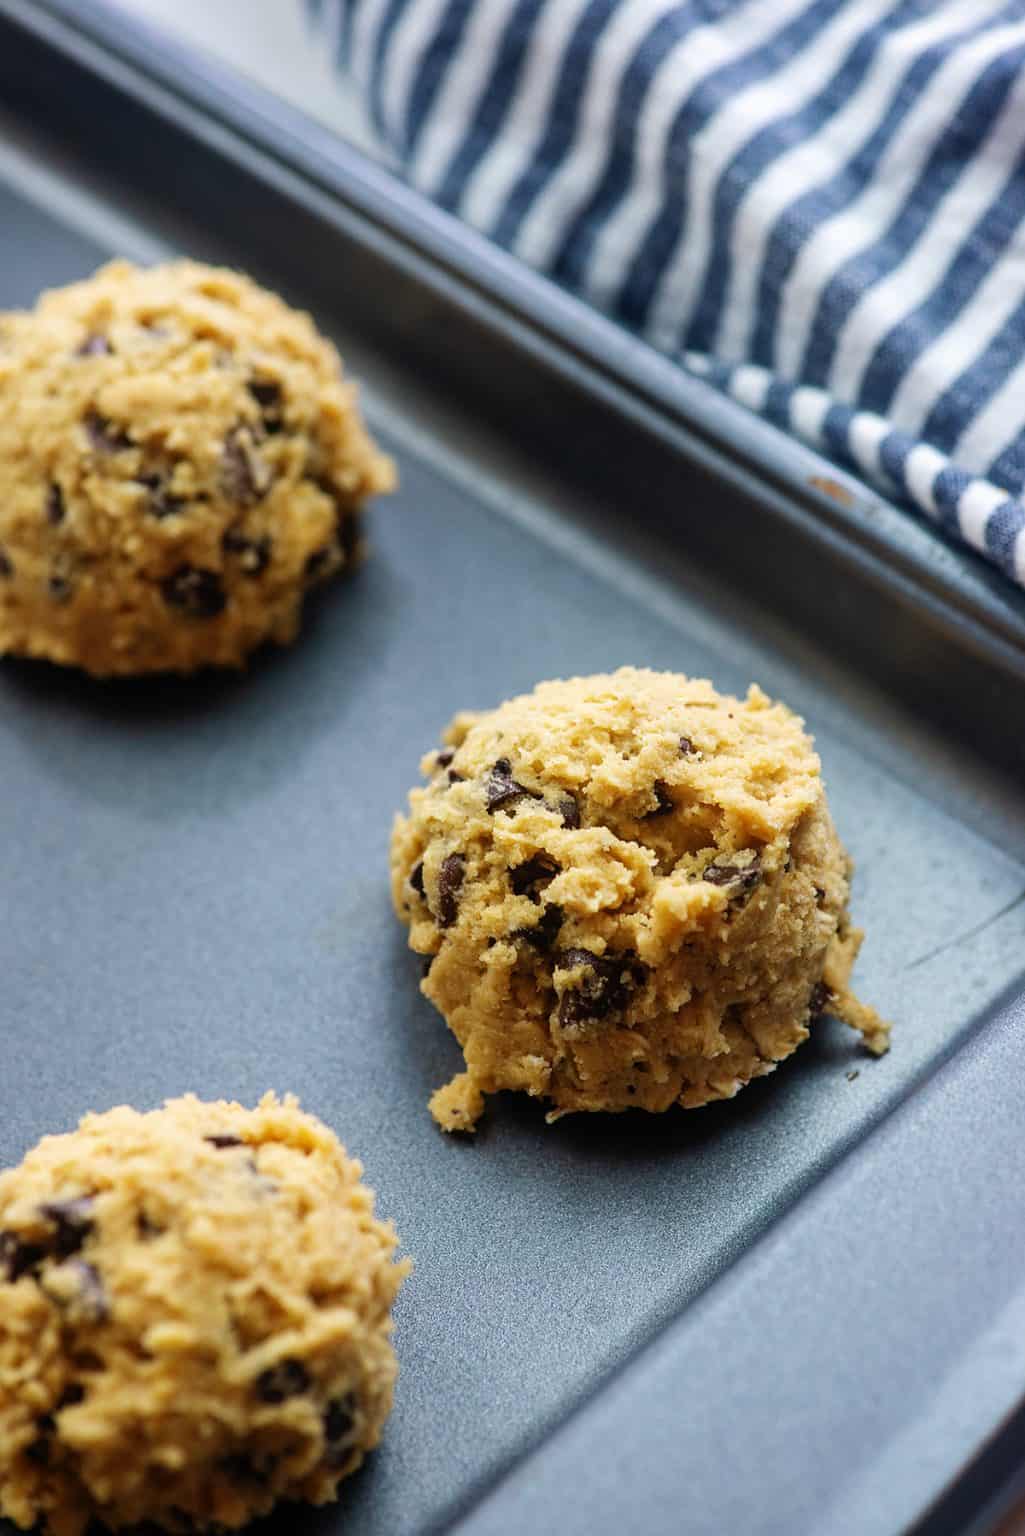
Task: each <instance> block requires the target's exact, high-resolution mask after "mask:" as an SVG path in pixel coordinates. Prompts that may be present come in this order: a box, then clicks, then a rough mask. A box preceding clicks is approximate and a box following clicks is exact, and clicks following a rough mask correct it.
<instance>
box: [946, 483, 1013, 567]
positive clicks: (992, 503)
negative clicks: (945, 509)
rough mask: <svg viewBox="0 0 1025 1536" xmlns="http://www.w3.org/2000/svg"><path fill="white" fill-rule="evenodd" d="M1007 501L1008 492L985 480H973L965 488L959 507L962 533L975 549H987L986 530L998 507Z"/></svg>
mask: <svg viewBox="0 0 1025 1536" xmlns="http://www.w3.org/2000/svg"><path fill="white" fill-rule="evenodd" d="M1006 500H1007V492H1006V491H1001V490H998V489H997V487H996V486H995V485H988V484H987V483H986V481H985V480H973V481H972V483H971V484H970V485H968V486H966V487H965V489H964V491H963V492H962V494H961V499H960V501H959V502H958V505H957V512H958V518H959V521H960V524H961V532H962V533H963V535H964V537H965V538H966V539H967V541H968V543H969V544H971V545H972V546H973V548H975V549H982V550H984V549H985V548H986V529H987V528H988V527H989V520H990V518H991V517H992V516H993V513H994V512H995V511H996V509H997V507H1002V506H1003V504H1004V502H1005V501H1006Z"/></svg>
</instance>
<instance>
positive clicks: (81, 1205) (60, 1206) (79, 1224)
mask: <svg viewBox="0 0 1025 1536" xmlns="http://www.w3.org/2000/svg"><path fill="white" fill-rule="evenodd" d="M92 1209H93V1197H92V1195H79V1196H78V1197H77V1198H76V1199H74V1200H51V1201H49V1202H48V1203H47V1204H45V1205H41V1206H40V1207H39V1214H40V1216H42V1218H43V1220H44V1221H50V1222H52V1223H53V1225H54V1227H55V1228H56V1232H55V1235H54V1242H53V1248H52V1252H53V1255H54V1257H55V1258H58V1259H69V1258H70V1257H71V1255H72V1254H73V1253H77V1252H78V1250H79V1249H80V1248H81V1246H82V1244H83V1243H84V1242H85V1240H86V1238H87V1237H88V1236H89V1233H90V1232H91V1231H92V1229H93V1216H92Z"/></svg>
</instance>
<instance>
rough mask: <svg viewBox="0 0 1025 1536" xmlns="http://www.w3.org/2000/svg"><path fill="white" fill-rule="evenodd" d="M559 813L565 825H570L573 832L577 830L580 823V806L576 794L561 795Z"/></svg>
mask: <svg viewBox="0 0 1025 1536" xmlns="http://www.w3.org/2000/svg"><path fill="white" fill-rule="evenodd" d="M559 815H560V816H561V817H562V824H563V826H564V827H568V828H569V830H570V831H571V832H575V831H576V830H577V828H578V827H579V825H580V806H579V804H578V803H577V800H576V797H575V796H574V795H560V796H559Z"/></svg>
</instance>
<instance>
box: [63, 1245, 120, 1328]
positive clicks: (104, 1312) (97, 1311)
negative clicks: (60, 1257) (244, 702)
mask: <svg viewBox="0 0 1025 1536" xmlns="http://www.w3.org/2000/svg"><path fill="white" fill-rule="evenodd" d="M68 1267H69V1268H70V1269H72V1270H73V1271H74V1274H75V1279H76V1280H77V1281H78V1294H79V1302H80V1305H81V1307H82V1311H83V1312H84V1313H85V1315H86V1316H87V1317H88V1318H89V1320H90V1322H93V1323H105V1322H106V1321H107V1318H108V1317H109V1316H110V1304H109V1302H108V1301H107V1292H106V1290H105V1289H104V1285H103V1281H102V1280H101V1278H100V1272H99V1270H98V1269H97V1268H96V1266H95V1264H87V1263H86V1261H85V1260H84V1259H69V1260H68Z"/></svg>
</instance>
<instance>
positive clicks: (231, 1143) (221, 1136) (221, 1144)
mask: <svg viewBox="0 0 1025 1536" xmlns="http://www.w3.org/2000/svg"><path fill="white" fill-rule="evenodd" d="M203 1140H204V1141H208V1142H209V1143H210V1145H211V1146H212V1147H216V1148H217V1150H218V1152H226V1151H227V1150H228V1149H229V1148H230V1147H244V1146H245V1142H244V1141H243V1140H242V1137H241V1136H232V1135H230V1133H228V1132H226V1131H218V1132H215V1134H214V1135H212V1136H204V1137H203Z"/></svg>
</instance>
